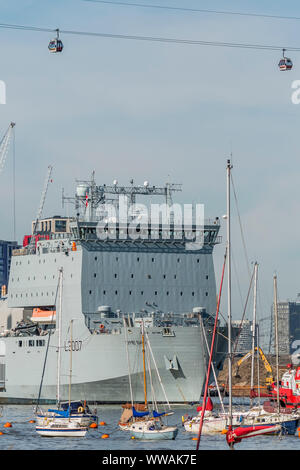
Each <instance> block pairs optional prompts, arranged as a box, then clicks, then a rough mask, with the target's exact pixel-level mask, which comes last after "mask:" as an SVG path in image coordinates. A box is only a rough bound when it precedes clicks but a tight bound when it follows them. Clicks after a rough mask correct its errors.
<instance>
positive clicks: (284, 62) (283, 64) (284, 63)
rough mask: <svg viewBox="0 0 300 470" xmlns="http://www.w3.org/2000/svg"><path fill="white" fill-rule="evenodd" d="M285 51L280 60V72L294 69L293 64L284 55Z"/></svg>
mask: <svg viewBox="0 0 300 470" xmlns="http://www.w3.org/2000/svg"><path fill="white" fill-rule="evenodd" d="M284 52H285V49H282V53H283V54H282V55H283V57H282V59H280V61H279V64H278V67H279V70H291V69H292V68H293V62H292V61H291V59H289V58H288V57H285V55H284Z"/></svg>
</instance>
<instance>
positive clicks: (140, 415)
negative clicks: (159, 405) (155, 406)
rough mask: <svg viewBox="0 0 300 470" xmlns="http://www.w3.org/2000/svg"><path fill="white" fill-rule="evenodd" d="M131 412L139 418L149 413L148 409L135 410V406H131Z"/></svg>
mask: <svg viewBox="0 0 300 470" xmlns="http://www.w3.org/2000/svg"><path fill="white" fill-rule="evenodd" d="M132 414H133V416H135V417H136V418H141V417H142V416H147V415H148V414H149V411H145V412H140V411H136V409H135V407H134V406H133V407H132Z"/></svg>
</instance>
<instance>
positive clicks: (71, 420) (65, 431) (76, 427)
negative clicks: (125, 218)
mask: <svg viewBox="0 0 300 470" xmlns="http://www.w3.org/2000/svg"><path fill="white" fill-rule="evenodd" d="M62 280H63V270H62V268H61V269H60V271H59V287H60V288H59V316H58V319H59V324H58V332H59V335H58V356H57V405H58V406H57V409H48V410H47V411H46V412H43V411H40V412H37V416H36V417H37V425H36V431H37V433H38V434H39V435H41V436H45V437H49V436H55V437H58V436H63V437H66V436H71V437H74V436H78V437H83V436H85V434H86V432H87V430H88V428H87V426H88V425H89V424H90V422H91V416H92V415H90V413H89V414H88V415H87V416H86V415H85V412H86V410H85V409H84V408H83V406H79V407H78V408H77V410H74V407H73V408H72V405H74V403H75V404H80V405H82V404H84V403H82V402H81V401H79V402H78V401H77V402H72V401H71V385H72V347H71V348H70V367H69V400H68V402H65V403H63V405H64V407H63V408H62V407H61V405H62V404H61V403H60V365H61V325H62V322H61V318H62V317H61V315H62ZM72 332H73V320H71V322H70V344H71V345H72V339H73V338H72ZM66 405H67V406H66Z"/></svg>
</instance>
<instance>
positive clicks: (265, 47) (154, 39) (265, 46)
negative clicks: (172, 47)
mask: <svg viewBox="0 0 300 470" xmlns="http://www.w3.org/2000/svg"><path fill="white" fill-rule="evenodd" d="M0 28H4V29H13V30H19V31H32V32H45V33H50V32H51V33H53V32H56V31H57V28H55V29H54V28H40V27H36V26H26V25H16V24H7V23H0ZM59 32H60V33H61V34H69V35H75V36H87V37H101V38H107V39H122V40H132V41H148V42H159V43H165V44H183V45H196V46H211V47H230V48H238V49H253V50H268V51H282V49H283V48H282V46H276V45H270V44H251V43H236V42H222V41H203V40H196V39H183V38H167V37H160V36H138V35H130V34H114V33H101V32H92V31H76V30H66V29H59ZM284 50H285V51H287V50H289V51H294V52H300V47H293V46H290V47H288V46H287V47H285V48H284Z"/></svg>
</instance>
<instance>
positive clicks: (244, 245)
mask: <svg viewBox="0 0 300 470" xmlns="http://www.w3.org/2000/svg"><path fill="white" fill-rule="evenodd" d="M231 184H232V189H233V194H234V200H235V204H236V210H237V214H238V220H239V226H240V231H241V237H242V243H243V248H244V254H245V258H246V265H247V270H248V276H249V278H250V276H251V274H250V267H249V257H248V253H247V248H246V242H245V237H244V232H243V227H242V221H241V216H240V211H239V206H238V200H237V195H236V191H235V187H234V183H233V178H232V175H231Z"/></svg>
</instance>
